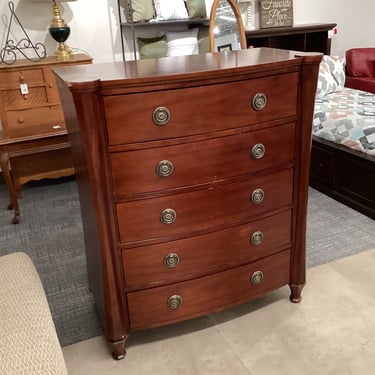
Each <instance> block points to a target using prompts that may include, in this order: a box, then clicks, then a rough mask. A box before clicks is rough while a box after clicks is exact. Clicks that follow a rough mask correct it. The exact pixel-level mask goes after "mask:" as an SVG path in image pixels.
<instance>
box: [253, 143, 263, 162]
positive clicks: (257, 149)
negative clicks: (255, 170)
mask: <svg viewBox="0 0 375 375" xmlns="http://www.w3.org/2000/svg"><path fill="white" fill-rule="evenodd" d="M265 153H266V148H265V147H264V144H262V143H257V144H256V145H254V146H253V148H252V149H251V156H252V158H253V159H255V160H258V159H262V157H263V156H264V154H265Z"/></svg>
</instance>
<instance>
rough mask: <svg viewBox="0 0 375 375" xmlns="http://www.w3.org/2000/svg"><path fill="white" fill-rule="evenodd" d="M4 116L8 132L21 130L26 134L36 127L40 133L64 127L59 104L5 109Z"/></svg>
mask: <svg viewBox="0 0 375 375" xmlns="http://www.w3.org/2000/svg"><path fill="white" fill-rule="evenodd" d="M6 118H7V129H8V131H9V132H10V133H11V132H12V131H19V130H22V131H23V133H25V134H27V133H28V132H31V133H32V132H33V129H37V131H38V134H40V133H44V132H45V133H50V132H53V131H56V130H58V131H61V130H62V129H65V121H64V115H63V113H62V109H61V106H60V105H56V106H51V107H39V108H31V109H24V110H18V111H7V112H6ZM32 134H33V133H32Z"/></svg>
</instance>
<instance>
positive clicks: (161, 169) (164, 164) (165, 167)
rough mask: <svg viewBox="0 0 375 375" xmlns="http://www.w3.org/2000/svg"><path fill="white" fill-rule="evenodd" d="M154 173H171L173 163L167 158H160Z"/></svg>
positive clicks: (165, 175)
mask: <svg viewBox="0 0 375 375" xmlns="http://www.w3.org/2000/svg"><path fill="white" fill-rule="evenodd" d="M156 173H157V174H158V175H159V176H160V177H168V176H170V175H171V174H172V173H173V164H172V162H171V161H169V160H162V161H159V163H158V165H157V166H156Z"/></svg>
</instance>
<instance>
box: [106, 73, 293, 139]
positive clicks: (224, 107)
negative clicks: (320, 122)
mask: <svg viewBox="0 0 375 375" xmlns="http://www.w3.org/2000/svg"><path fill="white" fill-rule="evenodd" d="M297 82H298V73H289V74H282V75H277V76H271V77H267V78H258V79H252V80H246V81H239V82H231V83H222V84H217V85H209V86H200V87H194V88H186V89H176V90H166V91H161V92H149V93H139V94H127V95H119V96H109V97H105V98H104V99H103V100H104V110H105V117H106V121H107V130H108V139H109V144H110V145H115V144H123V143H132V142H142V141H151V140H159V139H167V138H174V137H183V136H188V135H195V134H204V133H209V132H212V131H219V130H224V129H229V128H237V127H241V126H246V125H251V124H255V123H258V122H265V121H270V120H275V119H279V118H283V117H288V116H295V115H296V111H297V87H298V86H297ZM223 93H225V95H223ZM257 98H258V101H257ZM262 99H265V101H266V103H265V106H264V107H263V108H262V109H260V108H258V109H255V108H254V104H253V101H254V100H255V101H257V102H258V104H259V102H262ZM159 108H160V111H159V114H161V115H160V116H159V119H161V120H163V119H165V118H168V119H169V120H168V121H167V122H166V123H165V124H157V123H156V122H157V121H156V120H155V119H154V118H153V117H154V116H153V114H154V113H155V111H156V112H157V111H158V109H159Z"/></svg>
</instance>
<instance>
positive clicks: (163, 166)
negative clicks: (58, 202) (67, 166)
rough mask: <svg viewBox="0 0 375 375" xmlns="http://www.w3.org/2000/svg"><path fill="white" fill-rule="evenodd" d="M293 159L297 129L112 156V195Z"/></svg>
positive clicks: (287, 127) (270, 130) (201, 180)
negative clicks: (295, 130) (113, 193)
mask: <svg viewBox="0 0 375 375" xmlns="http://www.w3.org/2000/svg"><path fill="white" fill-rule="evenodd" d="M262 152H264V156H261V153H262ZM293 157H294V124H293V123H290V124H286V125H282V126H278V127H272V128H268V129H263V130H258V131H254V132H248V133H245V134H238V135H233V136H229V137H223V138H215V139H210V140H207V141H202V142H194V143H187V144H181V145H176V146H169V147H160V148H153V149H147V150H138V151H129V152H122V153H113V154H111V165H112V176H113V181H114V191H115V194H116V195H132V194H136V193H142V192H150V191H161V190H166V189H173V188H176V187H181V186H188V185H196V184H202V183H207V182H210V181H215V180H222V179H225V178H229V177H235V176H241V175H244V174H250V173H253V172H256V171H259V170H261V169H265V168H271V167H277V166H281V165H285V164H287V163H290V162H292V161H293Z"/></svg>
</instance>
